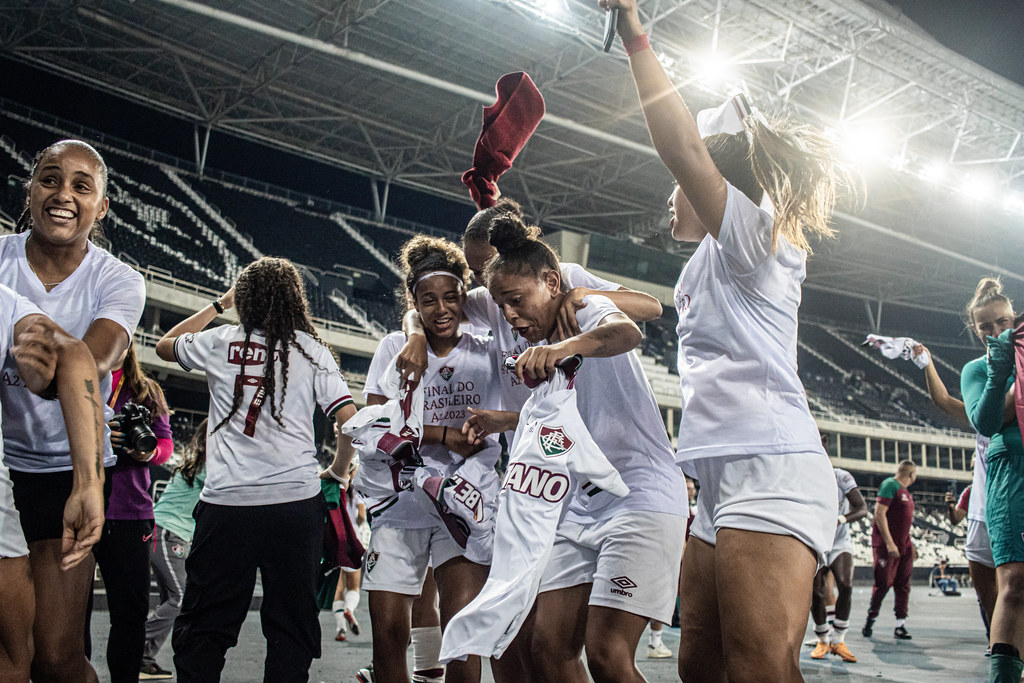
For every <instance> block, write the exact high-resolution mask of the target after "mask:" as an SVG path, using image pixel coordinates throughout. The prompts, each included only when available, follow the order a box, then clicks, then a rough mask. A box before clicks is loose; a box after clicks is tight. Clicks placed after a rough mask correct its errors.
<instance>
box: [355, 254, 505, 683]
mask: <svg viewBox="0 0 1024 683" xmlns="http://www.w3.org/2000/svg"><path fill="white" fill-rule="evenodd" d="M401 263H402V269H403V271H404V274H405V284H406V291H407V296H408V297H409V300H410V301H412V302H413V305H414V308H415V310H416V311H417V312H418V314H419V317H420V320H421V321H422V325H423V328H424V330H425V332H426V336H425V339H426V341H427V343H428V362H427V368H426V372H425V373H424V374H423V377H422V382H421V383H422V385H423V391H424V394H423V400H424V406H423V425H424V434H423V442H422V443H423V445H422V446H421V447H420V456H421V457H422V459H423V462H424V466H425V467H427V468H433V469H434V470H436V471H437V472H439V473H442V474H444V475H447V474H449V473H451V472H452V471H453V470H454V469H455V467H456V466H457V465H458V464H459V463H460V461H461V460H462V458H463V457H469V456H471V457H472V458H474V459H482V460H483V461H485V462H486V463H488V464H487V466H486V467H484V468H483V469H485V470H487V469H489V470H490V472H491V476H492V477H494V478H495V480H494V482H493V483H494V487H493V488H494V490H495V493H496V491H497V480H496V475H494V474H493V466H494V463H495V462H496V461H497V458H498V456H499V455H500V452H501V451H500V447H498V445H497V443H496V442H493V441H490V442H489V443H488V447H487V448H485V449H484V450H483V451H482V452H478V451H480V446H474V445H472V444H470V443H469V441H468V439H467V437H466V436H465V435H463V433H462V431H461V428H462V425H463V423H465V421H466V418H467V417H468V416H469V413H468V412H467V409H468V408H469V407H475V408H479V409H496V408H498V407H499V405H500V395H499V393H498V392H499V385H498V377H497V368H496V367H495V365H494V364H493V362H492V360H491V350H490V345H489V342H488V340H486V339H484V338H482V337H475V336H473V335H470V334H463V333H462V331H461V329H460V323H461V322H462V318H463V316H462V308H463V305H464V304H465V300H466V285H467V281H468V275H469V269H468V267H467V266H466V260H465V258H463V256H462V253H461V252H460V251H459V248H458V247H457V246H456V245H455V244H453V243H451V242H448V241H447V240H443V239H438V238H433V237H426V236H419V237H415V238H413V239H412V240H410V241H409V242H407V243H406V244H405V246H404V247H403V248H402V253H401ZM404 343H405V335H404V334H402V333H401V332H395V333H392V334H390V335H388V336H387V337H385V338H384V339H383V340H382V341H381V344H380V346H379V347H378V348H377V352H376V353H375V354H374V357H373V361H372V363H371V364H370V371H369V373H368V374H367V379H366V389H365V392H366V400H367V404H368V405H375V404H382V403H384V402H385V401H386V400H387V398H386V397H385V395H384V392H383V390H382V389H381V388H380V386H381V379H382V376H383V374H384V372H385V371H386V370H387V368H388V367H389V366H390V365H391V363H393V362H394V360H395V356H396V355H397V354H398V352H399V350H400V349H401V348H402V345H403V344H404ZM359 476H360V478H359V479H358V480H357V483H356V486H357V488H359V490H360V491H362V490H363V487H364V486H365V485H364V484H363V482H366V481H374V482H377V481H379V482H382V483H383V485H384V486H385V487H386V486H389V485H391V482H392V481H393V475H392V472H391V471H390V469H389V468H388V467H386V466H385V465H384V464H383V463H378V462H371V461H370V460H368V459H367V460H365V461H363V462H362V463H361V469H360V474H359ZM392 488H393V489H397V488H399V487H392ZM395 492H396V493H397V494H398V496H397V502H394V504H392V505H386V504H383V505H381V504H379V503H380V501H376V500H374V499H373V498H372V497H371V496H370V495H369V494H367V495H365V496H364V497H365V499H366V502H367V511H368V513H369V515H370V525H371V528H372V529H373V533H372V534H371V536H370V546H369V548H367V560H366V563H365V566H366V572H365V577H364V579H363V587H364V588H365V589H366V591H367V592H369V594H370V621H371V624H372V629H373V670H374V676H375V679H376V680H377V681H381V682H385V683H386V682H389V681H396V682H397V681H408V680H409V674H408V671H407V667H406V661H405V651H406V647H407V646H408V643H409V637H410V630H411V617H412V605H413V601H414V599H415V598H416V596H418V595H419V594H420V590H421V588H422V586H423V581H424V577H425V574H426V572H427V568H428V567H433V572H434V579H435V580H436V582H437V592H438V596H439V599H440V606H441V624H442V628H443V626H444V624H446V623H447V622H448V620H449V619H450V618H451V617H452V616H453V615H454V614H455V613H456V612H458V611H459V610H460V609H461V608H462V607H464V606H465V605H467V604H468V603H469V602H470V600H472V599H473V598H474V597H475V596H476V594H477V593H478V592H480V589H481V588H482V587H483V585H484V582H485V581H486V580H487V568H488V566H489V565H490V555H491V543H493V533H492V534H487V533H484V534H482V535H478V534H472V535H471V536H470V538H469V540H468V543H467V544H466V547H465V548H463V547H460V545H459V544H458V543H457V542H456V540H455V539H454V538H453V536H452V534H451V533H450V532H449V531H448V530H447V529H446V527H445V525H444V524H442V523H441V522H440V521H439V520H438V519H437V518H436V517H435V516H432V515H428V514H425V512H424V510H423V509H422V507H421V506H420V504H419V503H418V502H417V501H416V500H415V498H414V497H413V496H414V494H413V492H412V491H409V490H400V491H395ZM389 500H394V496H393V495H392V496H389ZM485 502H486V504H487V505H488V506H489V508H490V511H489V512H487V513H485V514H487V515H488V516H489V517H490V519H491V520H492V524H493V517H494V508H495V507H496V505H497V500H496V499H493V498H492V500H490V501H485ZM499 666H500V665H499ZM479 679H480V661H479V658H477V657H472V658H470V659H469V660H468V661H465V662H453V663H451V664H449V665H448V669H447V672H446V680H449V681H453V680H460V681H462V680H466V681H476V680H479Z"/></svg>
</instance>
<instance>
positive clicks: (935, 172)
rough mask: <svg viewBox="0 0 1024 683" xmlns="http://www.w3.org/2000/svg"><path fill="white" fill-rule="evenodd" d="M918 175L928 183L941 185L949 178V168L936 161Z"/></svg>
mask: <svg viewBox="0 0 1024 683" xmlns="http://www.w3.org/2000/svg"><path fill="white" fill-rule="evenodd" d="M918 175H919V176H921V178H923V179H924V180H927V181H928V182H932V183H941V182H942V181H943V180H945V179H946V178H948V177H949V166H948V165H947V164H943V163H941V162H938V161H935V162H932V163H930V164H928V165H926V166H925V167H924V168H922V169H921V171H920V172H919V173H918Z"/></svg>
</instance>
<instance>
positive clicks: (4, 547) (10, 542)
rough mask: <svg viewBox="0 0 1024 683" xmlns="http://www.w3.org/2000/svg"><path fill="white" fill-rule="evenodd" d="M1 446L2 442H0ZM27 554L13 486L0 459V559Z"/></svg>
mask: <svg viewBox="0 0 1024 683" xmlns="http://www.w3.org/2000/svg"><path fill="white" fill-rule="evenodd" d="M0 446H2V444H0ZM24 555H28V545H27V544H26V543H25V534H24V533H22V531H21V517H20V516H19V515H18V508H16V507H14V487H13V486H11V475H10V473H9V472H8V470H7V466H6V465H4V464H3V462H2V461H0V559H4V558H8V557H22V556H24Z"/></svg>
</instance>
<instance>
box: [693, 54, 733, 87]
mask: <svg viewBox="0 0 1024 683" xmlns="http://www.w3.org/2000/svg"><path fill="white" fill-rule="evenodd" d="M693 66H694V68H695V69H696V72H697V77H698V78H699V79H700V80H701V81H703V82H704V84H705V85H709V86H716V85H722V84H724V83H725V82H726V81H727V80H729V79H730V78H731V77H732V65H731V64H730V63H729V60H728V59H727V58H726V57H725V55H723V54H722V53H721V52H718V51H713V52H705V53H703V54H698V55H695V56H694V58H693Z"/></svg>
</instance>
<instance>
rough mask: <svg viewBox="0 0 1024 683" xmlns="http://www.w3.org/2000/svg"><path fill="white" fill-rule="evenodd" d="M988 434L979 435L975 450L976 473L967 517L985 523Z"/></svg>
mask: <svg viewBox="0 0 1024 683" xmlns="http://www.w3.org/2000/svg"><path fill="white" fill-rule="evenodd" d="M988 442H989V439H988V437H987V436H982V435H980V434H979V435H978V443H977V446H976V447H975V450H974V475H973V477H972V480H971V499H970V500H969V501H968V503H967V519H968V520H973V521H975V522H981V523H982V524H985V479H986V478H987V474H988V456H987V453H988Z"/></svg>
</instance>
